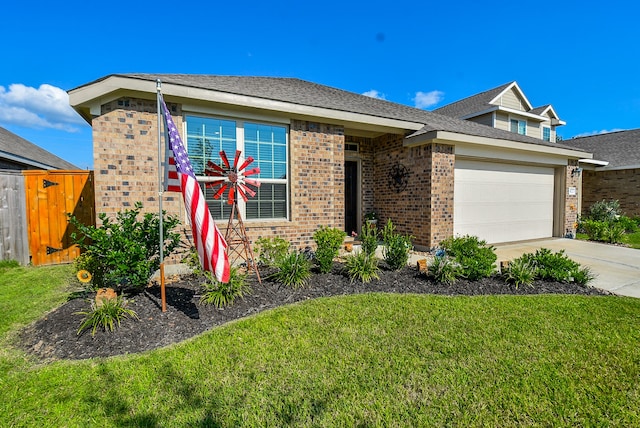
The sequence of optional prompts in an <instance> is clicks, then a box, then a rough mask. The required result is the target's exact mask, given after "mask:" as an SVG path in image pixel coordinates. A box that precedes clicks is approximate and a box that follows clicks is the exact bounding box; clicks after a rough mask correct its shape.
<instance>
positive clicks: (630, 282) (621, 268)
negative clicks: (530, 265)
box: [495, 238, 640, 298]
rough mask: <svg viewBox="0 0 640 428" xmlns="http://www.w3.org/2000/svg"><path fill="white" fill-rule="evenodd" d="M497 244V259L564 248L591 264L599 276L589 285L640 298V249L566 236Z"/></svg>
mask: <svg viewBox="0 0 640 428" xmlns="http://www.w3.org/2000/svg"><path fill="white" fill-rule="evenodd" d="M495 247H496V254H497V255H498V261H501V260H513V259H514V258H517V257H519V256H521V255H522V254H524V253H534V252H535V251H536V250H537V249H539V248H548V249H550V250H551V251H553V252H556V251H560V250H564V251H565V254H566V255H567V256H568V257H569V258H571V259H572V260H575V261H576V262H578V263H580V264H581V265H582V266H588V267H589V268H590V269H591V272H592V273H594V274H595V275H596V278H595V279H594V280H593V281H592V282H591V283H590V284H589V285H591V286H593V287H598V288H602V289H604V290H608V291H611V292H613V293H616V294H620V295H622V296H630V297H639V298H640V250H635V249H632V248H625V247H616V246H613V245H607V244H599V243H595V242H586V241H580V240H577V239H564V238H549V239H541V240H535V241H526V242H517V243H509V244H497V245H495Z"/></svg>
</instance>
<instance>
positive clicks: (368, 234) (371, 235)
mask: <svg viewBox="0 0 640 428" xmlns="http://www.w3.org/2000/svg"><path fill="white" fill-rule="evenodd" d="M378 237H379V232H378V228H376V226H375V225H374V224H368V223H367V224H365V225H364V226H362V232H361V233H360V241H361V242H362V251H364V252H365V253H367V254H368V255H371V256H372V255H375V253H376V249H377V248H378Z"/></svg>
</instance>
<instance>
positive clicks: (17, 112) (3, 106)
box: [0, 83, 85, 132]
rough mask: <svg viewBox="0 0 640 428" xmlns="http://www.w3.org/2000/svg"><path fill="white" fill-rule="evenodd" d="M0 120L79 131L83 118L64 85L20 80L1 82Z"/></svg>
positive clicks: (26, 125) (32, 126)
mask: <svg viewBox="0 0 640 428" xmlns="http://www.w3.org/2000/svg"><path fill="white" fill-rule="evenodd" d="M0 123H9V124H13V125H18V126H22V127H25V128H52V129H59V130H63V131H67V132H77V131H78V126H79V125H82V124H85V122H84V120H83V119H82V118H81V117H80V115H78V113H76V112H75V110H73V108H71V106H70V105H69V95H68V94H67V93H66V92H65V91H64V90H62V89H60V88H58V87H55V86H52V85H48V84H42V85H40V87H39V88H33V87H30V86H25V85H23V84H21V83H14V84H12V85H9V89H8V90H7V89H6V88H5V87H4V86H0Z"/></svg>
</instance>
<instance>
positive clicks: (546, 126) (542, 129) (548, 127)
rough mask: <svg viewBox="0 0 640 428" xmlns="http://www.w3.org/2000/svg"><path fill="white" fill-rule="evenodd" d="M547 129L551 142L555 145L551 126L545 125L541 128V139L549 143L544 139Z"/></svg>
mask: <svg viewBox="0 0 640 428" xmlns="http://www.w3.org/2000/svg"><path fill="white" fill-rule="evenodd" d="M545 129H548V130H549V142H550V143H553V141H552V140H553V138H552V135H551V126H548V125H544V124H543V125H541V126H540V138H541V139H542V141H547V140H545V139H544V130H545Z"/></svg>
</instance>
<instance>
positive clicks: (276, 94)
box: [76, 73, 570, 149]
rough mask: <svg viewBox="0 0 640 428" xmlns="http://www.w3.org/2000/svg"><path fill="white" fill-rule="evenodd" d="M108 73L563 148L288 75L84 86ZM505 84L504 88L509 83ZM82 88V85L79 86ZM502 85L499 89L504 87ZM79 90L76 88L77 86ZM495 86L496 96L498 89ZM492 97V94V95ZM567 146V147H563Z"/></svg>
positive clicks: (174, 77) (164, 77) (179, 77)
mask: <svg viewBox="0 0 640 428" xmlns="http://www.w3.org/2000/svg"><path fill="white" fill-rule="evenodd" d="M111 76H119V77H125V78H131V79H140V80H145V81H156V79H160V80H161V81H162V82H163V83H168V84H174V85H180V86H186V87H193V88H201V89H207V90H212V91H219V92H225V93H230V94H237V95H246V96H250V97H255V98H263V99H268V100H276V101H282V102H287V103H293V104H298V105H303V106H311V107H319V108H326V109H331V110H336V111H344V112H350V113H360V114H365V115H370V116H375V117H382V118H388V119H396V120H403V121H411V122H416V123H421V124H424V125H425V127H424V128H423V130H422V131H423V132H428V131H449V132H453V133H459V134H465V135H473V136H480V137H488V138H495V139H501V140H509V141H518V142H522V143H529V144H536V145H541V146H549V147H562V146H561V145H558V144H556V143H548V142H545V141H542V140H540V139H537V138H532V137H527V136H524V135H519V134H516V133H512V132H508V131H503V130H500V129H495V128H491V127H489V126H485V125H480V124H477V123H474V122H470V121H467V120H460V119H456V118H454V117H450V116H445V115H442V114H438V113H434V112H430V111H426V110H420V109H417V108H413V107H409V106H407V105H403V104H397V103H393V102H390V101H386V100H380V99H376V98H371V97H367V96H364V95H360V94H356V93H353V92H348V91H344V90H341V89H336V88H332V87H330V86H325V85H320V84H317V83H312V82H308V81H305V80H300V79H296V78H287V77H254V76H219V75H194V74H146V73H145V74H139V73H127V74H114V75H109V76H105V77H103V78H101V79H98V80H96V81H94V82H90V83H87V84H86V85H83V86H88V85H92V84H94V83H97V82H100V81H102V80H105V79H107V78H109V77H111ZM510 84H511V83H509V84H507V85H505V86H504V87H506V86H508V85H510ZM81 87H82V86H81ZM504 87H502V89H504ZM76 89H79V88H76ZM498 89H500V88H496V89H495V90H494V91H497V92H496V95H497V94H498V93H499V92H500V91H499V90H498ZM494 96H495V95H494ZM562 148H569V149H570V147H562Z"/></svg>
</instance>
